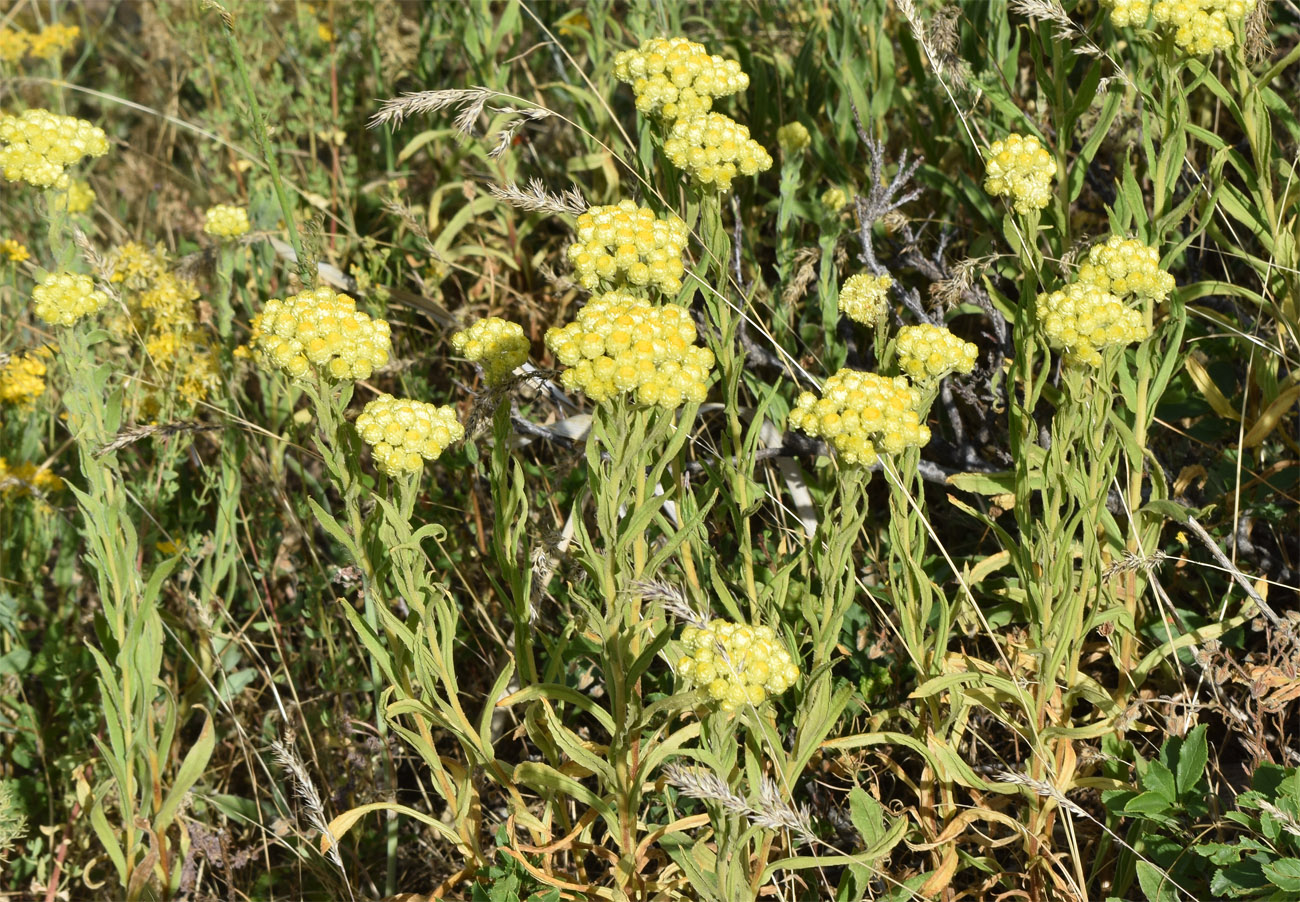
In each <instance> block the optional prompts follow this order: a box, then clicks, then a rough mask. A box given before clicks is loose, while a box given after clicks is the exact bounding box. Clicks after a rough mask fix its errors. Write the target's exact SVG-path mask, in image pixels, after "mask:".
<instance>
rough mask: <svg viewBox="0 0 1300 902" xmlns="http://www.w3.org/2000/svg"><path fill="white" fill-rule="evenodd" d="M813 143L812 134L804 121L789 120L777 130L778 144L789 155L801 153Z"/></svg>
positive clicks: (782, 151)
mask: <svg viewBox="0 0 1300 902" xmlns="http://www.w3.org/2000/svg"><path fill="white" fill-rule="evenodd" d="M811 143H812V135H810V134H808V129H807V128H806V127H805V126H804V124H803V123H802V122H789V123H786V124H785V125H783V126H781V127H780V128H778V129H777V130H776V144H777V146H778V147H780V148H781V153H783V154H785V155H786V156H787V157H789V156H793V155H794V154H797V153H799V151H801V150H803V149H804V148H805V147H807V146H808V145H809V144H811Z"/></svg>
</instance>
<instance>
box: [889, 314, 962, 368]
mask: <svg viewBox="0 0 1300 902" xmlns="http://www.w3.org/2000/svg"><path fill="white" fill-rule="evenodd" d="M895 348H896V349H897V351H898V368H899V369H901V370H902V371H903V372H904V373H906V374H907V375H908V376H909V377H911V379H912V381H914V382H932V381H934V380H935V379H941V378H943V377H944V376H946V375H947V374H948V373H951V372H953V371H954V370H955V371H957V372H959V373H969V372H970V371H971V370H972V369H974V368H975V356H976V354H978V353H979V348H977V347H975V345H973V344H971V343H970V342H969V341H962V340H961V339H960V338H958V337H957V336H956V335H953V334H952V333H951V332H949V331H948V330H947V329H945V328H943V327H942V326H931V325H929V324H925V325H920V326H904V327H903V328H901V329H899V330H898V340H897V344H896V345H895Z"/></svg>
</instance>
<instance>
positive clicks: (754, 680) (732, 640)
mask: <svg viewBox="0 0 1300 902" xmlns="http://www.w3.org/2000/svg"><path fill="white" fill-rule="evenodd" d="M682 645H683V646H684V647H685V649H686V652H687V654H685V655H683V656H682V658H681V659H680V660H679V661H678V662H677V673H678V675H679V676H680V677H681V678H682V679H683V680H685V681H686V683H687V684H688V685H690V686H698V687H699V688H701V689H704V690H705V691H706V692H708V694H709V696H710V697H711V698H712V699H713V700H714V701H716V702H721V704H720V706H719V707H721V708H722V710H723V711H726V712H727V713H731V712H733V711H736V710H739V709H740V708H743V707H745V706H746V705H760V704H762V703H763V701H764V700H765V699H766V698H767V697H768V696H771V695H780V694H781V693H782V692H785V691H786V690H787V689H789V688H790V687H791V686H793V685H794V681H795V680H797V679H798V678H799V668H798V667H797V666H796V665H795V663H794V661H793V660H791V658H790V652H788V651H787V650H786V648H785V646H784V645H782V644H781V643H780V642H779V641H777V639H776V635H775V634H774V633H773V632H772V628H771V627H769V626H746V625H744V624H740V623H730V622H728V621H726V620H713V621H711V622H709V623H708V624H707V625H705V626H703V627H694V626H688V627H687V628H686V629H684V630H683V631H682Z"/></svg>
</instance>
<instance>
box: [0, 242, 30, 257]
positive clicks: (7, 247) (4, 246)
mask: <svg viewBox="0 0 1300 902" xmlns="http://www.w3.org/2000/svg"><path fill="white" fill-rule="evenodd" d="M0 254H3V255H4V257H5V258H6V259H7V260H8V261H9V262H10V263H22V262H23V261H24V260H28V259H30V258H31V256H32V252H31V251H29V250H28V249H27V245H25V244H23V243H22V242H21V241H15V240H14V239H13V238H6V239H5V240H4V241H0Z"/></svg>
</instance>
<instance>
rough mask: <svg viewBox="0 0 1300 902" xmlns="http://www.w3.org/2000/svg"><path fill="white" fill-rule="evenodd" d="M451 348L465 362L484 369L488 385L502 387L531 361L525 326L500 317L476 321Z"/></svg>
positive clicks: (460, 334) (452, 342) (452, 340)
mask: <svg viewBox="0 0 1300 902" xmlns="http://www.w3.org/2000/svg"><path fill="white" fill-rule="evenodd" d="M451 346H452V347H453V348H455V349H456V352H457V353H458V354H460V355H462V356H463V357H464V358H465V359H466V360H470V361H473V362H474V363H477V364H478V365H479V366H481V367H483V375H484V378H486V379H487V384H488V385H500V384H501V383H502V382H505V381H506V380H508V379H509V378H510V376H511V375H512V374H513V373H514V371H515V369H516V368H517V367H520V366H523V364H524V363H526V362H527V361H528V352H529V351H530V350H531V349H532V347H531V345H530V344H529V343H528V338H527V337H526V336H525V335H524V327H523V326H521V325H519V324H518V323H512V322H507V321H506V320H503V319H501V317H499V316H489V317H486V318H485V319H481V320H478V321H476V322H475V323H474V324H473V325H471V326H470V327H469V328H468V329H462V330H461V331H459V332H457V333H456V334H454V335H453V336H452V337H451Z"/></svg>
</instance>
